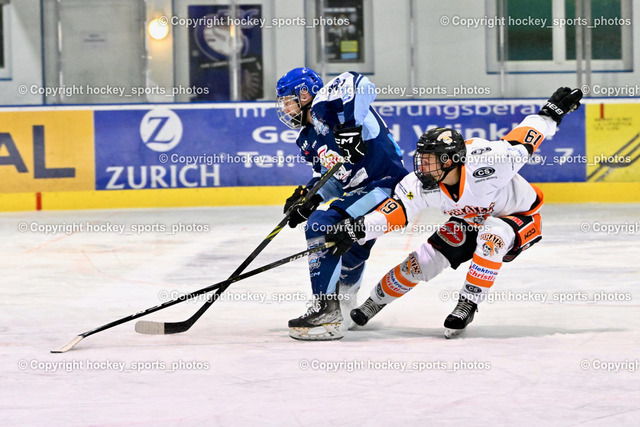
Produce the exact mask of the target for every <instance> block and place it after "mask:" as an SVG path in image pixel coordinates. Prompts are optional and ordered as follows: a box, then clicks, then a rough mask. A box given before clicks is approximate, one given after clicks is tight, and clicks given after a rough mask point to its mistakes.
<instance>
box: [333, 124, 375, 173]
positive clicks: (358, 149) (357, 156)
mask: <svg viewBox="0 0 640 427" xmlns="http://www.w3.org/2000/svg"><path fill="white" fill-rule="evenodd" d="M333 136H334V137H335V138H336V144H338V147H340V151H342V157H344V160H345V161H346V162H347V163H351V164H356V163H358V162H359V161H360V160H362V158H363V157H364V155H365V154H366V153H367V144H366V143H365V142H364V141H363V140H362V126H355V127H350V128H347V127H344V125H338V126H336V127H335V128H334V129H333Z"/></svg>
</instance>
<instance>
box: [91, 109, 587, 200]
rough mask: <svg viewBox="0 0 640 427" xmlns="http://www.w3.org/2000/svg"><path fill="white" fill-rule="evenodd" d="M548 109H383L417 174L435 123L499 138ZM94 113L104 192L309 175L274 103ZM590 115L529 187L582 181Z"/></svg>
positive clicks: (570, 127)
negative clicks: (426, 135) (418, 150)
mask: <svg viewBox="0 0 640 427" xmlns="http://www.w3.org/2000/svg"><path fill="white" fill-rule="evenodd" d="M539 105H540V103H538V102H531V103H530V104H527V103H523V102H515V101H503V102H497V101H496V102H495V103H493V102H458V103H437V102H426V101H384V102H379V103H376V109H377V111H378V112H379V113H380V116H381V117H382V118H383V119H384V120H385V121H386V123H387V125H388V127H389V129H390V130H391V133H392V134H393V136H394V138H395V139H396V141H398V143H399V145H400V147H401V148H402V150H403V152H404V161H405V165H407V167H408V169H409V170H411V165H412V159H411V156H412V155H413V151H414V150H415V143H416V141H417V139H418V137H419V136H420V135H421V134H422V133H423V132H424V131H425V130H426V129H427V128H431V127H435V126H443V127H452V128H454V129H457V130H458V131H460V132H461V133H462V135H463V136H464V138H465V139H470V138H486V139H489V140H495V139H499V138H500V137H502V136H504V135H506V134H507V133H508V132H509V131H510V130H511V129H512V128H513V127H515V126H516V125H517V124H518V123H520V121H521V120H522V119H523V118H524V117H525V116H526V115H528V114H532V113H533V114H535V113H536V112H537V111H538V109H539ZM192 107H194V106H173V108H168V107H167V106H160V105H156V106H149V108H146V109H118V110H97V111H95V112H94V128H95V159H96V160H95V162H96V165H95V166H96V189H97V190H114V189H116V190H118V189H119V190H122V189H139V188H193V187H220V186H222V187H229V186H262V185H299V184H304V183H306V182H307V181H308V180H309V179H310V178H311V174H312V172H311V167H310V165H308V164H306V163H305V162H304V159H303V158H302V156H301V155H300V151H299V149H298V147H297V146H296V144H295V140H296V137H297V135H298V131H296V130H291V129H288V128H287V127H285V126H284V125H283V124H282V123H280V121H279V120H278V118H277V116H276V111H275V108H274V105H273V103H271V102H254V103H229V104H214V105H211V104H209V105H202V106H198V107H195V108H192ZM585 156H586V150H585V116H584V111H583V109H580V110H578V111H577V112H575V113H572V114H571V116H569V117H567V118H566V119H565V120H564V121H563V123H562V126H561V128H560V131H559V132H558V133H557V134H556V136H554V137H553V138H549V139H548V140H546V141H544V142H543V143H542V146H541V148H540V149H539V150H538V151H537V152H536V153H535V155H534V156H533V157H532V159H531V161H530V162H529V164H527V165H525V166H524V167H523V168H522V169H521V171H520V173H521V175H523V176H524V177H525V178H526V179H528V180H529V181H531V182H584V181H585V177H586V164H585V163H584V159H585Z"/></svg>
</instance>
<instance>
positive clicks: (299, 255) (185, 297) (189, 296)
mask: <svg viewBox="0 0 640 427" xmlns="http://www.w3.org/2000/svg"><path fill="white" fill-rule="evenodd" d="M333 245H334V243H333V242H327V243H323V244H322V245H319V246H316V247H313V248H311V249H307V250H306V251H302V252H298V253H297V254H294V255H289V256H288V257H286V258H282V259H280V260H278V261H274V262H272V263H270V264H267V265H264V266H262V267H259V268H256V269H255V270H251V271H248V272H246V273H244V274H240V275H237V276H235V277H230V278H229V279H227V280H224V281H222V282H219V283H216V284H214V285H210V286H207V287H206V288H202V289H200V290H197V291H194V292H191V293H190V294H187V295H183V296H181V297H179V298H176V299H172V300H171V301H167V302H165V303H162V304H160V305H156V306H155V307H151V308H147V309H146V310H142V311H139V312H137V313H134V314H132V315H130V316H126V317H123V318H121V319H118V320H115V321H113V322H111V323H107V324H106V325H102V326H99V327H97V328H95V329H91V330H90V331H87V332H83V333H81V334H80V335H77V336H76V337H74V338H73V339H72V340H71V341H70V342H69V343H68V344H65V345H63V346H62V347H59V348H57V349H55V350H51V353H65V352H67V351H69V350H71V349H72V348H73V347H75V346H76V344H78V343H79V342H80V341H82V340H83V339H85V338H86V337H88V336H89V335H93V334H95V333H98V332H101V331H104V330H106V329H110V328H113V327H114V326H118V325H121V324H123V323H125V322H128V321H130V320H133V319H137V318H139V317H142V316H146V315H147V314H151V313H154V312H156V311H158V310H162V309H164V308H167V307H171V306H172V305H175V304H178V303H181V302H183V301H186V300H189V299H192V298H195V297H197V296H199V295H203V294H206V293H208V292H211V291H215V290H219V289H227V288H228V287H229V286H230V285H231V284H232V283H235V282H239V281H240V280H244V279H246V278H249V277H252V276H255V275H256V274H260V273H263V272H265V271H268V270H271V269H273V268H276V267H279V266H281V265H284V264H287V263H289V262H291V261H295V260H297V259H300V258H303V257H305V256H308V255H310V254H313V253H315V252H320V251H323V250H325V249H327V248H330V247H332V246H333Z"/></svg>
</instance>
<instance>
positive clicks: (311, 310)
mask: <svg viewBox="0 0 640 427" xmlns="http://www.w3.org/2000/svg"><path fill="white" fill-rule="evenodd" d="M319 311H320V298H314V299H312V300H311V301H308V302H307V312H306V313H305V314H304V316H303V317H309V316H312V315H314V314H316V313H318V312H319Z"/></svg>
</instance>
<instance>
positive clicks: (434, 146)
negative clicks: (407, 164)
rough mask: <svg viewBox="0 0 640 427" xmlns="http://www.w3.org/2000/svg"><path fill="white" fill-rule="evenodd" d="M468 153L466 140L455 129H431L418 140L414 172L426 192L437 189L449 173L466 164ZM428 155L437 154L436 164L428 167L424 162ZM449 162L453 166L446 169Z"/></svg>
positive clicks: (414, 157)
mask: <svg viewBox="0 0 640 427" xmlns="http://www.w3.org/2000/svg"><path fill="white" fill-rule="evenodd" d="M466 151H467V150H466V145H465V143H464V139H463V138H462V135H460V132H458V131H456V130H455V129H451V128H434V129H429V130H428V131H426V132H425V133H423V134H422V136H421V137H420V139H418V143H417V149H416V152H415V154H414V155H413V170H414V171H415V173H416V175H417V176H418V178H419V179H420V181H421V182H422V186H423V187H424V188H425V189H426V190H433V189H436V188H438V185H439V184H440V182H442V180H444V179H445V177H446V176H447V175H448V174H449V172H451V171H452V170H454V169H455V168H457V167H458V166H460V165H461V164H463V163H464V158H465V155H466ZM426 154H435V157H436V161H435V163H431V164H429V165H427V164H426V162H425V161H423V159H424V157H425V155H426ZM449 160H451V165H449V166H447V167H444V164H445V163H447V161H449ZM425 168H426V169H427V170H426V171H425Z"/></svg>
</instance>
